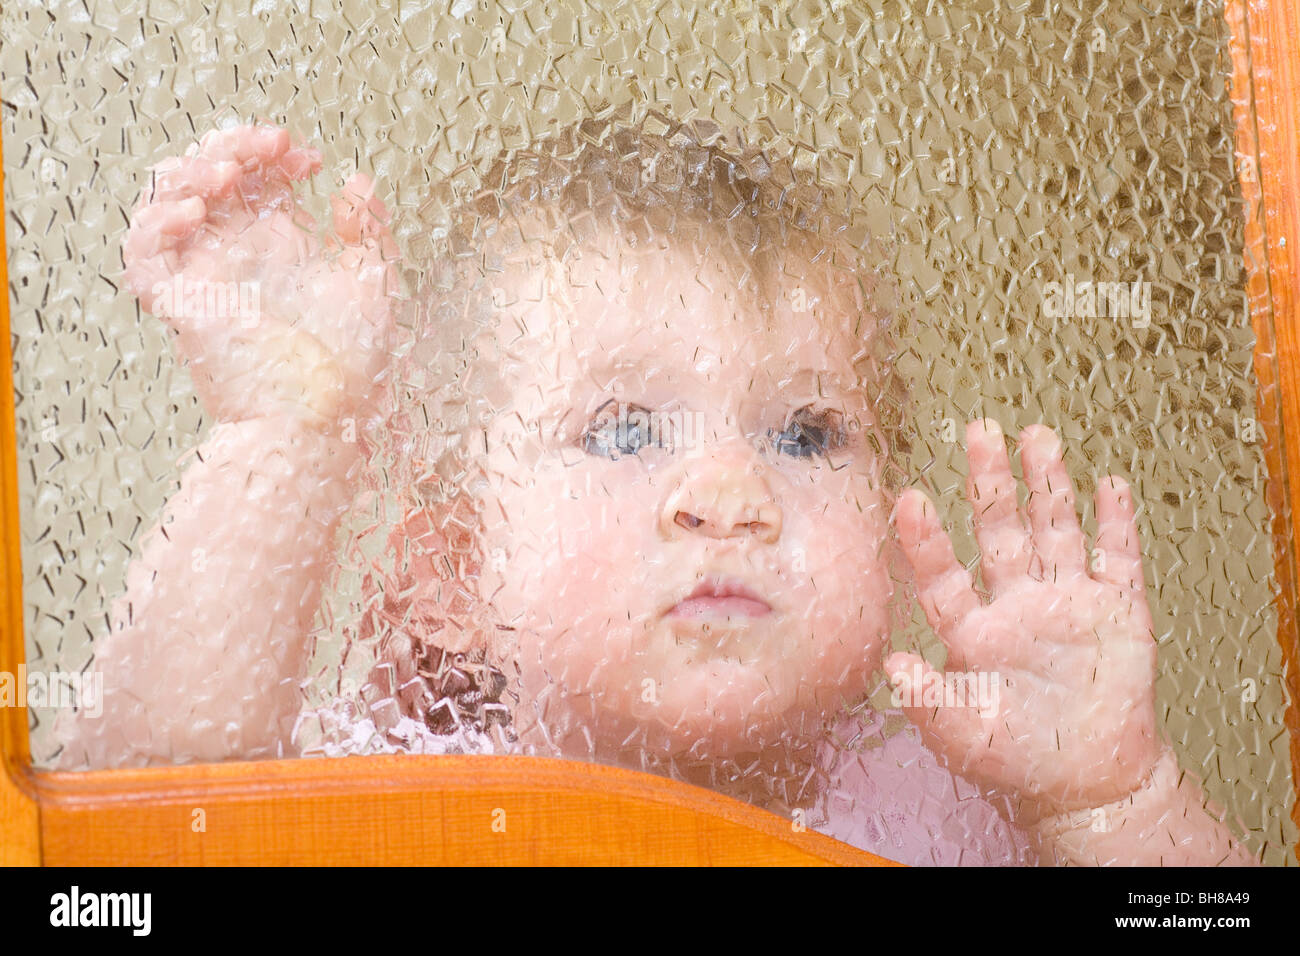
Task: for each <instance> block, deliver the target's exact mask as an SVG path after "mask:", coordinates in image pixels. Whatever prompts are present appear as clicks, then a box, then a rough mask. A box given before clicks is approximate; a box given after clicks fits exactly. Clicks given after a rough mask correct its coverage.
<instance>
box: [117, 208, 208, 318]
mask: <svg viewBox="0 0 1300 956" xmlns="http://www.w3.org/2000/svg"><path fill="white" fill-rule="evenodd" d="M206 218H207V207H206V205H205V204H204V202H203V200H202V199H199V198H198V197H197V196H194V197H191V198H189V199H185V200H182V201H180V202H162V203H154V204H152V205H149V206H145V207H143V208H142V209H139V210H137V211H136V213H135V214H134V215H133V216H132V217H131V227H130V229H129V230H128V232H127V235H126V240H125V241H124V242H123V243H122V262H123V265H125V267H126V285H127V288H129V289H130V290H131V291H132V292H133V293H135V295H136V296H137V297H138V298H139V299H140V305H141V306H142V307H143V308H144V309H145V311H147V312H154V311H155V309H154V300H155V298H156V296H155V294H154V292H153V290H154V289H155V288H157V287H158V285H159V284H160V283H165V282H167V281H169V280H171V278H172V276H173V273H174V272H175V264H174V263H175V259H176V255H175V254H176V250H177V247H178V246H179V245H180V244H181V243H182V242H183V241H185V240H186V239H187V238H188V237H189V236H191V235H192V234H193V233H194V231H195V230H196V229H198V228H199V226H201V225H202V224H203V221H204V220H205V219H206Z"/></svg>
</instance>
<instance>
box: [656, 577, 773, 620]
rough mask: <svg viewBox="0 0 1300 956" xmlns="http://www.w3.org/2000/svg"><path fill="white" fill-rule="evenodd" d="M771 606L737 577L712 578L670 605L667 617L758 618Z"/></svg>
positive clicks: (768, 612)
mask: <svg viewBox="0 0 1300 956" xmlns="http://www.w3.org/2000/svg"><path fill="white" fill-rule="evenodd" d="M771 613H772V606H771V605H770V604H768V603H767V602H766V601H764V600H763V599H762V598H761V597H759V596H758V595H757V594H756V593H754V591H753V590H752V589H751V588H749V587H747V586H746V585H745V583H744V582H742V581H738V580H736V579H735V578H721V577H709V578H705V579H704V580H703V581H701V582H700V583H699V584H698V585H697V586H696V587H695V590H693V591H691V593H690V594H688V595H687V596H686V597H685V598H683V599H682V600H680V601H678V602H677V603H676V604H674V605H673V606H672V607H671V608H669V610H668V612H667V614H666V616H667V617H671V618H677V619H684V620H701V621H722V620H736V619H738V618H758V617H763V616H764V615H767V614H771Z"/></svg>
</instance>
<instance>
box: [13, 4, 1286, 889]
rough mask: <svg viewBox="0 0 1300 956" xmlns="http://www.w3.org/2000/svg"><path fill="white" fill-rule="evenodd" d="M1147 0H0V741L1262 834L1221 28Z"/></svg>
mask: <svg viewBox="0 0 1300 956" xmlns="http://www.w3.org/2000/svg"><path fill="white" fill-rule="evenodd" d="M1155 6H1156V8H1155V9H1151V8H1149V7H1148V6H1147V5H1144V4H1139V3H1135V2H1123V3H1118V4H1110V5H1105V7H1104V9H1101V10H1098V11H1093V10H1090V9H1082V8H1080V9H1076V8H1074V7H1071V6H1069V5H1044V4H1041V3H1037V2H1032V3H1003V2H988V3H961V4H934V3H921V2H916V3H908V2H885V0H871V2H852V3H850V2H844V0H828V2H822V3H812V2H809V3H780V4H776V3H750V2H736V3H727V4H723V3H714V4H708V5H698V4H694V3H665V4H661V5H658V6H657V7H656V8H653V9H652V8H651V6H650V5H646V4H636V3H627V4H616V3H605V2H601V3H573V2H544V3H532V2H516V3H500V4H499V3H488V2H482V3H479V2H469V0H456V2H453V3H451V4H444V5H433V4H421V5H415V4H401V5H398V4H396V3H392V2H380V3H371V2H360V0H358V2H356V3H345V4H329V3H314V4H310V5H308V4H292V5H289V4H271V3H264V2H252V3H230V4H219V5H214V6H212V8H211V9H209V8H208V7H205V6H203V5H201V4H198V3H185V2H177V3H165V2H150V3H147V4H146V3H130V2H126V0H122V2H118V3H101V4H83V3H81V2H79V0H78V2H63V0H54V2H50V3H43V4H36V3H32V2H28V0H19V2H8V3H5V5H4V7H3V10H2V11H0V25H2V29H3V34H2V36H3V43H4V46H3V59H2V62H0V69H2V76H0V80H2V83H0V93H2V96H3V104H4V120H3V121H4V127H3V133H4V172H5V197H4V198H5V209H6V222H5V227H6V231H7V240H8V249H7V254H8V261H9V275H10V289H9V295H10V304H11V310H12V329H13V348H14V361H15V377H16V401H17V414H18V422H17V426H18V441H19V455H20V461H19V480H20V493H21V504H22V520H23V541H22V547H23V552H22V555H23V570H24V580H25V589H26V590H25V599H26V608H25V610H26V613H25V618H24V623H25V627H26V637H27V647H28V667H29V670H30V671H31V672H32V673H33V674H36V675H38V676H40V677H42V679H44V680H45V681H46V683H47V685H54V684H58V683H59V680H58V679H57V675H59V674H62V675H68V676H67V677H66V680H64V681H63V683H64V684H66V685H67V688H68V691H69V694H70V695H71V696H78V695H79V699H80V703H81V705H82V706H81V709H80V711H76V710H74V708H72V707H70V706H56V705H57V704H59V703H60V701H58V700H53V699H50V695H49V694H48V693H47V694H46V697H45V699H43V700H42V699H41V698H39V696H33V698H32V699H31V700H30V703H31V705H32V706H31V710H30V713H31V717H32V736H31V741H32V748H31V749H32V756H33V760H34V762H35V763H36V764H37V765H38V766H40V767H62V768H70V769H80V768H84V767H88V766H94V767H114V766H129V765H140V764H145V763H170V762H189V761H195V760H221V759H230V758H269V757H275V756H297V755H305V756H312V757H315V756H322V755H323V756H338V755H348V754H365V753H377V752H416V753H449V752H450V753H518V752H522V753H530V754H546V755H559V756H567V757H571V758H574V759H580V760H596V761H601V762H608V763H616V764H620V765H623V766H627V767H631V768H634V769H644V770H647V771H650V772H653V773H658V774H665V775H670V776H673V777H677V778H680V779H685V780H688V781H691V782H694V783H698V784H701V785H703V786H706V787H711V788H714V789H717V790H720V791H723V792H726V793H729V794H733V795H735V796H738V797H740V798H741V799H745V800H748V801H752V802H754V803H756V804H759V805H761V806H764V807H767V808H769V809H771V810H773V811H774V812H777V813H780V814H783V815H785V816H787V817H789V818H790V819H791V821H792V825H793V826H795V827H807V828H810V829H820V830H822V831H824V832H827V833H830V834H832V835H834V836H837V837H839V838H841V839H844V840H847V841H848V842H851V843H854V844H856V845H858V846H861V847H864V848H866V849H870V850H873V851H875V852H878V853H881V854H882V855H885V856H889V857H893V858H897V859H900V860H905V861H908V862H916V863H933V862H942V863H981V862H983V863H990V862H991V863H1030V862H1035V861H1037V860H1038V859H1039V857H1040V855H1041V853H1043V852H1046V851H1044V849H1043V844H1042V842H1041V841H1043V840H1046V841H1048V843H1049V844H1050V845H1051V846H1056V847H1058V848H1059V847H1062V846H1065V845H1066V844H1068V843H1069V842H1070V840H1074V841H1075V843H1074V844H1070V845H1071V846H1072V847H1073V849H1071V850H1070V853H1073V854H1074V857H1073V858H1076V859H1080V860H1082V861H1084V862H1108V861H1120V862H1122V861H1124V860H1125V859H1126V856H1125V854H1126V853H1128V852H1129V851H1130V850H1133V852H1137V851H1138V849H1140V847H1141V844H1142V843H1143V840H1145V841H1147V843H1148V844H1149V843H1150V842H1151V841H1153V840H1164V841H1168V840H1169V839H1170V836H1169V835H1168V834H1166V833H1165V832H1164V831H1162V830H1160V829H1159V826H1156V827H1155V828H1154V829H1153V828H1152V827H1151V826H1148V825H1145V824H1139V823H1136V822H1132V821H1133V818H1132V817H1126V814H1127V813H1129V811H1128V810H1125V809H1124V805H1125V801H1126V800H1127V801H1128V803H1129V804H1132V803H1133V802H1134V801H1136V802H1137V803H1140V804H1141V805H1142V806H1145V807H1148V808H1149V807H1150V806H1153V805H1154V804H1153V803H1152V802H1151V801H1157V800H1168V801H1171V802H1170V803H1169V806H1171V807H1172V806H1175V805H1177V806H1178V807H1184V806H1190V807H1191V816H1192V817H1195V818H1196V820H1195V822H1194V823H1193V824H1189V826H1190V827H1191V829H1190V830H1189V831H1188V834H1187V835H1186V839H1187V847H1189V849H1187V857H1186V858H1188V859H1197V860H1202V861H1204V862H1215V861H1217V859H1218V858H1220V857H1225V856H1227V857H1228V858H1230V859H1236V857H1235V856H1232V855H1231V853H1230V850H1229V848H1228V847H1229V845H1228V843H1227V842H1226V841H1227V833H1228V832H1231V834H1232V835H1233V836H1235V838H1237V839H1239V840H1240V841H1241V844H1242V846H1243V847H1244V851H1245V853H1246V854H1248V855H1249V856H1253V857H1255V858H1256V859H1258V860H1261V861H1263V862H1265V863H1269V864H1281V863H1283V862H1284V861H1285V860H1286V858H1287V855H1288V849H1287V848H1288V846H1293V845H1294V844H1295V842H1296V838H1297V834H1296V832H1295V828H1294V825H1293V823H1292V821H1291V819H1290V814H1291V809H1292V805H1293V802H1294V793H1295V791H1294V782H1293V780H1292V775H1291V764H1290V757H1289V748H1290V736H1289V733H1288V731H1287V730H1286V728H1285V725H1284V722H1283V717H1284V710H1285V707H1286V696H1285V687H1284V682H1283V673H1282V669H1283V658H1282V651H1281V647H1280V645H1279V634H1278V620H1277V612H1276V607H1275V604H1274V590H1275V587H1276V584H1275V577H1274V570H1273V569H1274V555H1273V553H1272V551H1271V548H1270V538H1269V522H1270V520H1271V515H1270V512H1269V508H1268V504H1267V500H1266V497H1265V489H1266V486H1267V482H1268V480H1269V476H1268V473H1267V470H1266V468H1265V462H1264V451H1263V448H1264V446H1263V440H1264V427H1265V423H1263V422H1261V421H1259V420H1258V413H1257V411H1256V381H1255V376H1254V366H1253V362H1254V357H1253V350H1254V348H1255V345H1256V333H1255V331H1254V329H1253V328H1252V323H1251V316H1250V312H1249V310H1248V308H1247V301H1246V295H1245V266H1244V252H1243V229H1242V218H1243V213H1242V202H1241V194H1240V189H1239V186H1238V181H1237V176H1238V170H1237V160H1236V157H1235V155H1234V125H1233V113H1232V102H1231V99H1230V95H1231V92H1232V91H1231V89H1230V86H1231V62H1230V60H1229V57H1228V52H1227V51H1228V31H1227V27H1226V24H1225V22H1224V18H1223V11H1222V9H1221V8H1220V7H1219V6H1217V5H1215V4H1211V3H1187V4H1182V5H1172V6H1161V5H1155ZM1264 344H1265V346H1266V348H1265V349H1264V350H1263V357H1264V359H1267V351H1268V349H1267V346H1268V343H1267V342H1265V343H1264ZM968 423H970V427H969V428H968ZM1026 429H1028V431H1025V430H1026ZM1053 433H1054V434H1055V436H1057V437H1058V438H1059V441H1060V443H1061V446H1062V447H1063V449H1064V464H1063V465H1059V466H1058V465H1056V464H1054V463H1053V437H1052V436H1053ZM1022 439H1023V441H1022ZM968 451H969V454H970V460H969V461H968ZM1004 451H1005V452H1009V453H1010V455H1009V458H1006V457H1004ZM1007 464H1009V467H1010V469H1011V471H1010V473H1008V474H1002V472H1001V469H1002V468H1003V467H1005V466H1006V465H1007ZM972 467H974V468H975V471H976V474H977V479H978V480H977V481H976V482H975V484H976V485H977V486H978V487H977V488H976V489H975V490H974V492H973V493H972V494H971V495H970V498H972V499H973V500H968V495H967V475H968V473H970V471H971V468H972ZM999 475H1001V477H1000V478H999ZM1112 475H1113V476H1115V477H1116V479H1119V481H1112V480H1110V479H1108V478H1107V476H1112ZM1067 477H1068V479H1069V481H1066V478H1067ZM1013 481H1014V482H1015V484H1014V485H1013V484H1012V482H1013ZM1070 483H1072V485H1073V488H1074V490H1075V492H1076V493H1077V501H1074V502H1073V503H1074V504H1077V509H1078V513H1079V515H1080V516H1081V520H1082V532H1081V533H1080V532H1079V531H1078V530H1077V529H1076V528H1074V527H1073V524H1072V520H1073V519H1071V518H1070V514H1071V511H1072V509H1071V503H1072V501H1073V499H1071V498H1070V495H1069V487H1070ZM1125 487H1127V488H1130V489H1131V499H1132V501H1133V502H1135V507H1136V513H1135V517H1134V519H1133V524H1132V526H1130V524H1129V521H1128V519H1127V517H1126V513H1125V510H1124V509H1125V508H1126V507H1127V506H1126V504H1125V502H1126V501H1127V500H1129V498H1128V495H1127V494H1126V493H1125V492H1124V490H1123V489H1124V488H1125ZM1031 489H1032V493H1031ZM918 492H924V493H925V494H926V495H928V501H929V503H928V504H926V505H925V506H924V507H922V501H923V499H922V498H920V497H919V496H918ZM1016 494H1018V495H1019V499H1020V504H1021V506H1022V508H1023V509H1024V513H1025V515H1026V518H1025V519H1024V520H1025V521H1027V522H1028V525H1029V527H1028V528H1026V527H1025V525H1024V524H1022V522H1021V521H1020V519H1019V518H1018V517H1017V514H1016V512H1015V509H1013V508H1011V507H1010V503H1011V502H1012V501H1013V500H1014V498H1013V496H1014V495H1016ZM1094 495H1096V496H1098V497H1097V498H1096V499H1094ZM935 509H937V512H936V510H935ZM936 521H937V522H940V523H941V525H942V528H944V529H946V530H947V531H950V532H951V535H952V538H951V540H952V547H953V548H954V549H955V560H951V559H949V558H948V557H947V554H946V551H945V548H946V547H947V544H946V542H947V540H948V538H947V537H946V536H945V535H943V534H942V533H940V532H939V526H938V525H936V524H935V522H936ZM1099 526H1100V527H1099ZM977 527H978V528H979V529H980V538H979V540H977V535H976V533H975V531H976V528H977ZM1130 527H1132V528H1135V529H1136V531H1135V532H1134V531H1131V530H1130ZM1099 531H1100V535H1099ZM1098 535H1099V536H1098ZM981 546H982V550H981ZM981 555H982V557H981ZM962 566H964V567H965V568H966V569H969V574H970V575H971V576H972V579H973V584H967V583H966V582H965V580H964V579H963V574H964V573H965V572H963V571H962V570H961V567H962ZM1139 575H1141V576H1140V577H1139ZM1135 581H1142V582H1143V584H1144V586H1136V587H1135V586H1132V585H1133V582H1135ZM990 600H992V601H993V603H992V604H991V605H990V606H989V607H985V604H987V603H988V602H989V601H990ZM1148 609H1149V614H1150V618H1149V620H1148V618H1147V617H1146V614H1147V611H1148ZM927 611H929V612H931V614H932V617H933V618H934V619H933V620H931V621H927V616H926V615H927ZM935 624H937V625H938V630H939V632H940V633H938V634H937V633H936V630H935V628H934V627H933V626H932V625H935ZM1284 637H1285V635H1284ZM954 648H956V649H957V650H954ZM897 652H901V653H904V654H911V655H916V656H913V657H904V658H899V657H894V656H891V655H893V654H895V653H897ZM922 660H924V661H926V662H928V664H929V665H931V666H934V667H939V668H944V667H946V668H947V670H948V672H949V674H950V676H949V677H948V678H946V679H945V678H943V677H942V676H941V675H940V674H939V673H938V672H933V673H930V672H926V671H924V670H921V669H919V668H920V666H921V662H922ZM886 661H889V662H890V663H889V667H888V668H886V667H885V662H886ZM886 670H888V672H889V674H887V673H886ZM900 671H902V672H904V673H905V674H910V675H911V676H912V682H911V684H910V685H907V684H906V681H903V682H901V683H900V682H896V683H895V684H893V685H891V683H890V678H889V675H891V674H892V675H895V676H897V672H900ZM71 675H76V676H75V679H74V677H73V676H71ZM908 686H910V688H911V690H910V691H909V693H910V692H913V691H914V692H915V694H916V696H915V697H907V696H906V694H904V691H905V690H907V687H908ZM50 689H51V687H50V686H47V691H48V690H50ZM96 690H98V691H100V693H98V694H96V693H95V691H96ZM63 703H66V701H64V702H63ZM913 704H914V705H915V706H914V707H910V706H909V707H908V708H906V709H905V708H904V705H913ZM1163 741H1167V742H1168V745H1169V746H1170V748H1171V752H1172V757H1171V758H1165V757H1160V756H1159V755H1160V754H1161V753H1162V747H1163ZM1153 766H1154V767H1155V768H1156V770H1155V771H1154V776H1152V775H1151V771H1152V767H1153ZM1178 768H1181V771H1182V772H1185V774H1186V780H1185V782H1184V783H1183V784H1182V789H1181V790H1175V787H1176V786H1177V780H1178V779H1179V777H1180V774H1179V772H1178ZM1170 774H1172V777H1170V776H1169V775H1170ZM1171 780H1172V781H1173V782H1172V783H1171V782H1170V781H1171ZM1131 794H1137V796H1136V797H1133V798H1132V799H1131V800H1130V799H1129V798H1130V795H1131ZM1144 800H1145V801H1147V802H1146V803H1142V801H1144ZM1178 800H1183V801H1185V804H1184V803H1177V801H1178ZM1204 801H1210V802H1212V803H1213V804H1214V805H1217V806H1218V807H1222V808H1223V809H1224V810H1225V811H1226V817H1225V820H1226V822H1225V824H1224V827H1225V828H1226V829H1219V828H1218V825H1217V824H1214V823H1213V821H1210V820H1209V817H1208V815H1207V813H1206V812H1205V811H1204V810H1203V809H1202V807H1201V804H1202V802H1204ZM1066 810H1073V811H1076V816H1075V817H1074V818H1071V823H1070V825H1071V826H1073V830H1072V831H1071V834H1070V835H1068V837H1067V836H1062V835H1061V834H1059V833H1057V834H1055V835H1051V834H1049V830H1050V825H1049V824H1050V820H1049V823H1047V824H1042V825H1031V824H1033V823H1034V821H1035V820H1036V819H1037V817H1038V816H1042V815H1046V816H1048V817H1050V818H1056V817H1057V816H1058V815H1059V814H1061V813H1063V812H1064V811H1066ZM1080 815H1081V816H1080ZM1180 815H1181V814H1180ZM1157 816H1158V814H1157ZM1201 817H1204V818H1205V819H1204V820H1201ZM1126 820H1127V821H1128V822H1126ZM1064 821H1065V818H1064V817H1061V818H1060V819H1059V820H1058V822H1059V823H1060V825H1061V826H1066V825H1067V823H1066V822H1064ZM1161 825H1163V824H1161ZM1044 834H1048V835H1046V836H1045V835H1044ZM1135 834H1140V835H1141V837H1142V839H1139V838H1138V836H1135ZM1177 839H1178V838H1177V837H1175V840H1177ZM1049 849H1050V847H1049ZM1061 852H1064V851H1061ZM1211 858H1212V859H1211ZM1171 859H1173V860H1176V861H1177V860H1183V859H1184V857H1182V856H1178V855H1177V854H1175V856H1174V857H1172V858H1171Z"/></svg>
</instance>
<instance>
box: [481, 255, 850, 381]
mask: <svg viewBox="0 0 1300 956" xmlns="http://www.w3.org/2000/svg"><path fill="white" fill-rule="evenodd" d="M509 271H510V272H512V273H513V276H514V281H513V282H512V283H511V285H512V288H511V290H510V293H509V294H508V296H506V298H507V299H508V300H509V304H508V306H507V308H506V309H505V310H504V312H505V313H506V314H503V315H502V316H501V318H502V319H503V321H502V323H501V325H500V329H501V332H502V335H503V342H502V344H503V345H505V346H506V348H507V350H508V352H509V353H510V354H511V355H512V356H514V357H515V359H516V360H517V361H518V362H520V363H521V364H523V365H526V366H529V367H530V368H531V369H532V370H533V371H534V373H540V374H547V375H548V376H552V377H558V378H574V377H590V376H592V375H600V374H605V373H607V372H609V371H611V370H624V371H627V370H630V371H633V372H635V370H636V369H638V368H641V369H643V370H644V371H645V373H646V374H669V375H671V374H674V373H677V374H680V375H686V374H691V373H696V374H712V375H718V374H725V375H731V376H733V377H735V376H749V377H762V378H768V379H772V380H774V381H777V382H779V381H782V380H784V379H789V378H791V377H793V376H796V375H798V376H805V377H806V376H807V374H808V373H809V372H814V373H815V372H818V371H821V372H824V373H825V377H827V378H828V379H834V380H836V381H838V382H841V383H842V384H847V383H850V382H852V381H853V378H854V375H855V372H854V363H855V360H856V359H857V358H858V357H859V356H860V355H861V353H862V351H863V350H864V348H865V347H866V342H865V339H866V337H867V336H868V335H870V333H871V329H870V328H869V327H868V322H867V319H868V316H867V311H866V309H865V307H864V303H863V297H862V293H861V289H860V287H859V285H858V283H857V282H856V281H855V280H854V277H853V276H852V275H851V274H848V273H846V272H845V271H844V270H842V269H837V268H833V267H830V266H828V265H826V264H823V263H812V262H808V261H807V260H806V259H803V258H802V257H799V256H794V255H791V256H786V257H782V256H762V257H752V256H748V255H745V254H744V253H743V252H742V251H740V250H737V249H735V248H728V246H727V244H726V243H725V242H723V241H721V240H719V239H716V238H714V239H710V238H709V236H708V234H707V233H704V234H700V235H697V236H693V237H690V238H687V237H665V236H661V235H652V236H650V237H649V238H648V239H642V240H640V241H628V240H627V239H625V238H623V237H620V236H613V235H611V234H610V231H605V233H604V234H603V235H602V236H600V237H599V238H598V239H596V240H595V241H593V239H592V238H590V237H589V238H588V240H587V241H586V242H584V243H583V244H582V245H580V246H576V247H572V248H570V249H569V250H568V251H567V252H566V253H565V254H564V255H563V257H559V256H554V255H552V256H546V255H536V254H534V255H533V257H532V258H531V259H529V260H528V261H522V262H518V263H516V264H515V267H514V268H512V269H511V270H509Z"/></svg>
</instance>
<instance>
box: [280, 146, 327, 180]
mask: <svg viewBox="0 0 1300 956" xmlns="http://www.w3.org/2000/svg"><path fill="white" fill-rule="evenodd" d="M278 165H279V167H280V169H281V171H282V172H283V173H284V174H285V176H287V177H288V178H289V179H290V180H291V181H297V180H300V179H307V178H308V177H310V176H314V175H316V174H317V173H318V172H320V168H321V154H320V150H318V149H315V148H314V147H311V146H299V147H295V148H294V149H291V150H289V151H287V152H286V153H285V154H284V155H283V156H281V157H280V161H279V163H278Z"/></svg>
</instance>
